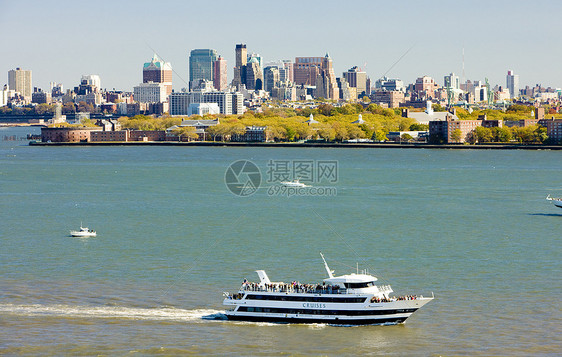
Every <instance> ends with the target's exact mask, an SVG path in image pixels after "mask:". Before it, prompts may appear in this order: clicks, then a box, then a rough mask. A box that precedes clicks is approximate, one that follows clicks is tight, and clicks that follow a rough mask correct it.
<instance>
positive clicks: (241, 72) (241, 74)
mask: <svg viewBox="0 0 562 357" xmlns="http://www.w3.org/2000/svg"><path fill="white" fill-rule="evenodd" d="M235 57H236V67H234V79H233V80H232V85H233V86H235V87H238V86H239V85H241V84H245V83H246V63H248V50H247V49H246V45H245V44H243V43H240V44H237V45H236V52H235Z"/></svg>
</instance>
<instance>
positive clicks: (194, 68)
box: [189, 49, 217, 89]
mask: <svg viewBox="0 0 562 357" xmlns="http://www.w3.org/2000/svg"><path fill="white" fill-rule="evenodd" d="M216 60H217V51H215V50H211V49H197V50H192V51H191V54H190V56H189V88H190V89H193V88H195V87H197V85H198V83H199V81H200V80H202V79H205V80H208V81H211V82H212V81H213V79H214V74H213V65H214V62H215V61H216Z"/></svg>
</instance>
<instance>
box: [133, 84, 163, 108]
mask: <svg viewBox="0 0 562 357" xmlns="http://www.w3.org/2000/svg"><path fill="white" fill-rule="evenodd" d="M133 93H134V98H135V102H139V103H163V102H166V101H167V100H168V93H167V87H166V85H165V84H164V83H154V82H149V83H141V84H139V85H138V86H135V87H133Z"/></svg>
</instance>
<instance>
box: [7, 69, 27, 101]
mask: <svg viewBox="0 0 562 357" xmlns="http://www.w3.org/2000/svg"><path fill="white" fill-rule="evenodd" d="M8 87H9V89H12V90H15V91H16V92H19V93H20V94H21V95H22V96H23V97H24V98H25V99H27V100H31V95H32V94H33V86H32V83H31V71H30V70H23V69H21V68H19V67H18V68H16V69H12V70H10V71H8Z"/></svg>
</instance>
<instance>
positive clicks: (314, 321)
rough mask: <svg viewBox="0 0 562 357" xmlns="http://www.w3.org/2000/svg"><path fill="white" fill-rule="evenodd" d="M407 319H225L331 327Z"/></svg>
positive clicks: (228, 316) (375, 323)
mask: <svg viewBox="0 0 562 357" xmlns="http://www.w3.org/2000/svg"><path fill="white" fill-rule="evenodd" d="M408 317H409V316H407V317H385V318H367V319H350V318H339V317H335V318H309V317H284V316H244V315H229V314H226V318H227V319H229V320H233V321H251V322H273V323H291V324H331V325H384V324H401V323H404V322H405V321H406V319H407V318H408Z"/></svg>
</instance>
